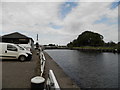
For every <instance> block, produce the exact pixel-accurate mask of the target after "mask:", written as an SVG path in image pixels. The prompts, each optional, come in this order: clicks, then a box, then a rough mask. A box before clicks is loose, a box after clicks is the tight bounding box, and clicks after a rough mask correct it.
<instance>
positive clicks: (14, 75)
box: [2, 52, 39, 88]
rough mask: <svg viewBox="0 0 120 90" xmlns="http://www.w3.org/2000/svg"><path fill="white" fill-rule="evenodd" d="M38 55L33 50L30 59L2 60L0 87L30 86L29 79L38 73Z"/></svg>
mask: <svg viewBox="0 0 120 90" xmlns="http://www.w3.org/2000/svg"><path fill="white" fill-rule="evenodd" d="M37 62H38V56H37V55H36V53H35V52H34V54H33V58H32V60H31V61H25V62H20V61H17V60H16V61H15V60H7V61H6V60H5V61H2V88H30V87H31V83H30V80H31V78H32V77H34V76H36V75H38V72H39V69H38V67H37V65H36V64H37Z"/></svg>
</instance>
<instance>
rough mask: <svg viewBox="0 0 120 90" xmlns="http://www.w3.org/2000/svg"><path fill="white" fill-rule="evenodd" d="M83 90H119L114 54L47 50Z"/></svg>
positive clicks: (116, 58) (116, 60)
mask: <svg viewBox="0 0 120 90" xmlns="http://www.w3.org/2000/svg"><path fill="white" fill-rule="evenodd" d="M45 51H46V52H47V53H48V54H49V55H50V56H51V57H52V58H53V59H54V60H55V62H56V63H58V64H59V65H60V67H61V68H62V69H63V70H64V72H65V73H66V74H67V75H68V76H70V77H71V79H73V80H74V81H75V82H76V83H77V84H78V86H80V87H81V88H118V57H120V55H119V54H114V53H98V52H82V51H78V50H59V49H56V50H45Z"/></svg>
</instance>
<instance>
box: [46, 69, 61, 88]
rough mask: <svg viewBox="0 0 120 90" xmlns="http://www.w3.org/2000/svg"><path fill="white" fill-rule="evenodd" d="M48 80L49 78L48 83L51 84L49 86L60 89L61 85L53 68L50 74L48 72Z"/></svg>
mask: <svg viewBox="0 0 120 90" xmlns="http://www.w3.org/2000/svg"><path fill="white" fill-rule="evenodd" d="M48 76H49V77H48V80H47V82H48V83H47V85H48V86H49V88H53V89H55V90H60V86H59V84H58V81H57V79H56V77H55V75H54V73H53V70H49V74H48Z"/></svg>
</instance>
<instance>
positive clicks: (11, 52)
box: [5, 44, 18, 59]
mask: <svg viewBox="0 0 120 90" xmlns="http://www.w3.org/2000/svg"><path fill="white" fill-rule="evenodd" d="M5 54H6V55H5V56H7V57H8V58H9V59H17V56H18V49H17V47H15V46H14V45H10V44H7V50H6V51H5Z"/></svg>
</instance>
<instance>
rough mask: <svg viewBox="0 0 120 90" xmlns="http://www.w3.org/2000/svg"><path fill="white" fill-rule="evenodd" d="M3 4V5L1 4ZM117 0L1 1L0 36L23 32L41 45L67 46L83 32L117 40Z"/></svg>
mask: <svg viewBox="0 0 120 90" xmlns="http://www.w3.org/2000/svg"><path fill="white" fill-rule="evenodd" d="M0 5H1V4H0ZM118 6H119V3H118V2H2V7H1V10H2V13H0V16H1V17H0V20H2V22H1V24H0V25H1V26H2V28H0V30H1V31H2V32H1V35H4V34H8V33H12V32H20V33H22V34H25V35H27V36H30V37H32V38H33V39H34V40H35V41H36V36H37V33H38V34H39V43H40V44H49V43H54V44H59V45H66V44H67V43H69V42H70V41H72V40H74V39H76V38H77V37H78V35H79V34H81V33H82V32H84V31H94V32H97V33H99V34H101V35H103V36H104V41H106V42H108V41H114V42H118Z"/></svg>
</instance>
